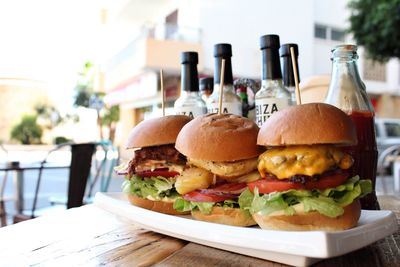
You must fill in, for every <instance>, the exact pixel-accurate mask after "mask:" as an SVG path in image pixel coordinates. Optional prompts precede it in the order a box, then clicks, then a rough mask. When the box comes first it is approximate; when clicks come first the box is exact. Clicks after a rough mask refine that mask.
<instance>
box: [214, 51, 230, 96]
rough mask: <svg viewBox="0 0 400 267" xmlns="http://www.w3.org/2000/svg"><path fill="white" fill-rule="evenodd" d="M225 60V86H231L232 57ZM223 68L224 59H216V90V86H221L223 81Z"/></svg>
mask: <svg viewBox="0 0 400 267" xmlns="http://www.w3.org/2000/svg"><path fill="white" fill-rule="evenodd" d="M224 59H225V75H224V84H226V85H230V84H233V75H232V61H231V58H230V57H228V58H224ZM221 66H222V57H216V58H215V64H214V89H215V84H219V83H220V81H221Z"/></svg>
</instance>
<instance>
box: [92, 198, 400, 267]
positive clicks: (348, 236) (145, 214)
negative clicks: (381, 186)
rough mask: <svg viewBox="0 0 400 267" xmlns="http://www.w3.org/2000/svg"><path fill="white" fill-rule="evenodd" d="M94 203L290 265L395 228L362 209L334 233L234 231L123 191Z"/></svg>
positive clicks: (345, 249)
mask: <svg viewBox="0 0 400 267" xmlns="http://www.w3.org/2000/svg"><path fill="white" fill-rule="evenodd" d="M94 203H95V205H97V206H98V207H101V208H103V209H105V210H107V211H109V212H111V213H114V214H117V215H120V216H123V217H126V218H128V219H130V220H132V222H134V223H136V224H139V225H141V226H142V227H144V228H146V229H149V230H152V231H155V232H158V233H162V234H165V235H169V236H173V237H176V238H180V239H184V240H188V241H191V242H195V243H199V244H203V245H206V246H210V247H215V248H220V249H224V250H227V251H232V252H236V253H240V254H244V255H249V256H253V257H257V258H262V259H266V260H270V261H276V262H281V263H285V264H290V265H295V266H308V265H311V264H313V263H315V262H317V261H319V260H321V259H324V258H330V257H335V256H340V255H343V254H346V253H349V252H351V251H354V250H357V249H359V248H362V247H365V246H367V245H369V244H371V243H373V242H375V241H377V240H379V239H381V238H384V237H385V236H388V235H390V234H392V233H394V232H395V231H396V230H397V221H396V216H395V215H394V213H393V212H391V211H386V210H380V211H367V210H363V211H362V213H361V218H360V221H359V223H358V226H357V227H355V228H352V229H349V230H345V231H340V232H322V231H309V232H288V231H273V230H262V229H260V228H258V227H250V228H245V227H236V226H228V225H222V224H214V223H208V222H202V221H196V220H193V219H191V218H190V216H172V215H166V214H162V213H158V212H153V211H149V210H146V209H142V208H139V207H135V206H133V205H131V204H130V203H129V202H128V200H127V198H126V196H125V195H124V194H123V193H97V194H96V197H95V200H94Z"/></svg>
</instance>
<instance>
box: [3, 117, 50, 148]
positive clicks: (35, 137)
mask: <svg viewBox="0 0 400 267" xmlns="http://www.w3.org/2000/svg"><path fill="white" fill-rule="evenodd" d="M36 120H37V116H35V115H24V116H23V117H22V119H21V121H20V122H19V123H18V124H17V125H15V126H14V127H13V128H12V130H11V138H12V139H15V140H18V141H19V142H21V143H22V144H24V145H28V144H40V143H41V140H40V139H41V138H42V133H43V131H42V128H40V126H39V125H38V124H37V122H36Z"/></svg>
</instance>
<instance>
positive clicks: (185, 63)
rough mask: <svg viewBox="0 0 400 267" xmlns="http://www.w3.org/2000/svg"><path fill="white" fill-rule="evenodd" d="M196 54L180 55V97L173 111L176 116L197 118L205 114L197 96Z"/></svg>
mask: <svg viewBox="0 0 400 267" xmlns="http://www.w3.org/2000/svg"><path fill="white" fill-rule="evenodd" d="M198 62H199V58H198V54H197V52H182V53H181V64H182V67H181V88H182V90H181V96H180V97H179V98H178V99H177V100H176V101H175V104H174V110H175V113H176V114H178V115H187V116H189V117H192V118H194V117H197V116H200V115H203V114H206V113H207V106H206V103H205V102H204V101H203V99H201V96H200V94H199V78H198V73H197V63H198Z"/></svg>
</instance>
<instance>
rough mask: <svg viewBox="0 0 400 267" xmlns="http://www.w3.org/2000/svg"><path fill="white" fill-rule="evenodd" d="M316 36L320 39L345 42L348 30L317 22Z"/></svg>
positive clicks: (315, 27)
mask: <svg viewBox="0 0 400 267" xmlns="http://www.w3.org/2000/svg"><path fill="white" fill-rule="evenodd" d="M314 37H315V38H318V39H325V40H332V41H336V42H344V39H345V37H346V32H345V31H344V30H341V29H337V28H333V27H330V26H324V25H320V24H315V25H314Z"/></svg>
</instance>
